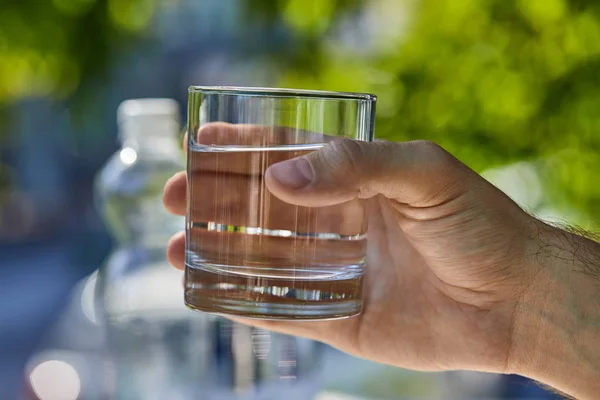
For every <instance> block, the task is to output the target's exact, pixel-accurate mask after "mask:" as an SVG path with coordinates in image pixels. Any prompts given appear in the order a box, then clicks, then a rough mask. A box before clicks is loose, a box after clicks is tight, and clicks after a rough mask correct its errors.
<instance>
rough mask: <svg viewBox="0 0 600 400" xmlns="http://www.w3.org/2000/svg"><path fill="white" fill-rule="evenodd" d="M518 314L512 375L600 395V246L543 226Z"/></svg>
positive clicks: (579, 394)
mask: <svg viewBox="0 0 600 400" xmlns="http://www.w3.org/2000/svg"><path fill="white" fill-rule="evenodd" d="M537 234H538V237H537V238H535V239H534V240H533V241H532V242H534V243H535V244H534V245H533V247H532V249H531V261H532V263H531V267H532V268H537V270H538V272H537V274H536V275H535V279H534V280H533V281H532V282H530V285H529V286H528V289H527V290H526V291H525V292H524V293H523V296H522V298H521V300H520V302H519V305H518V307H517V310H516V311H515V319H514V331H513V346H512V351H511V355H510V365H509V371H510V372H514V373H518V374H521V375H525V376H528V377H530V378H533V379H535V380H538V381H540V382H543V383H545V384H547V385H549V386H552V387H554V388H556V389H557V390H559V391H561V392H564V393H565V394H568V395H570V396H573V397H575V398H578V399H592V398H598V396H599V394H600V244H598V243H596V242H594V241H592V240H589V239H586V238H584V237H582V236H578V235H575V234H572V233H567V232H564V231H561V230H558V229H556V228H553V227H549V226H547V225H544V224H539V225H538V229H537Z"/></svg>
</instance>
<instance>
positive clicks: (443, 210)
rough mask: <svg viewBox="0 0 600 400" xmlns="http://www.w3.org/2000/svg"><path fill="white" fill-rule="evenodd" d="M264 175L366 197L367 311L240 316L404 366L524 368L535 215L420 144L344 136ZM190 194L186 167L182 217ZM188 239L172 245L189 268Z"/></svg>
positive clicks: (323, 194) (305, 194) (281, 191)
mask: <svg viewBox="0 0 600 400" xmlns="http://www.w3.org/2000/svg"><path fill="white" fill-rule="evenodd" d="M230 128H231V129H234V130H235V129H236V128H235V125H232V126H230ZM298 167H300V170H299V169H298ZM265 179H266V183H267V187H268V189H269V190H270V191H271V193H272V194H273V195H275V196H276V197H278V198H280V199H281V200H283V201H285V202H288V203H293V204H297V205H302V206H309V207H321V206H332V205H336V204H341V203H347V202H349V201H351V200H353V199H356V198H361V199H368V212H369V231H368V237H369V239H368V250H367V263H368V265H367V267H366V270H367V272H366V278H365V289H364V309H363V312H362V314H360V315H359V316H357V317H355V318H349V319H345V320H337V321H321V322H293V321H292V322H289V321H261V320H243V321H242V322H244V323H248V324H252V325H256V326H261V327H264V328H268V329H272V330H275V331H279V332H283V333H289V334H293V335H300V336H305V337H309V338H312V339H316V340H320V341H322V342H325V343H328V344H331V345H333V346H335V347H337V348H339V349H341V350H343V351H345V352H348V353H351V354H354V355H356V356H359V357H364V358H368V359H371V360H374V361H378V362H382V363H387V364H391V365H395V366H399V367H404V368H410V369H419V370H447V369H471V370H479V371H491V372H509V371H513V370H514V366H513V365H511V362H512V359H511V348H512V345H513V325H514V322H515V319H516V316H515V313H516V311H517V310H518V304H519V299H520V298H521V297H522V296H523V294H524V293H525V292H526V291H527V290H528V288H529V284H530V282H531V281H532V279H533V277H534V276H535V275H536V273H537V269H538V268H539V267H537V266H536V265H534V264H531V265H530V264H529V263H528V261H529V253H530V246H531V245H532V244H531V242H532V240H531V238H532V237H533V230H534V229H535V225H536V223H537V222H536V220H535V219H533V218H532V217H530V216H528V215H527V214H526V213H525V212H523V211H522V210H521V209H520V208H519V207H518V206H517V205H516V204H515V203H513V202H512V201H511V200H510V199H509V198H508V197H506V196H505V195H504V194H503V193H501V192H500V191H499V190H497V189H496V188H495V187H494V186H493V185H491V184H490V183H488V182H487V181H485V180H484V179H483V178H481V177H480V176H479V175H477V174H476V173H475V172H473V171H472V170H470V169H469V168H468V167H466V166H465V165H464V164H462V163H460V162H459V161H458V160H456V159H455V158H454V157H452V156H451V155H450V154H449V153H447V152H446V151H444V150H443V149H442V148H440V147H439V146H437V145H435V144H433V143H430V142H422V141H421V142H407V143H390V142H375V143H360V142H355V141H351V140H339V141H334V142H332V143H330V144H329V145H327V146H326V147H325V148H323V149H322V150H319V151H315V152H313V153H310V154H308V155H304V156H302V157H300V158H297V159H293V160H289V161H283V162H280V163H278V164H275V165H273V166H272V167H271V168H270V169H269V170H268V171H267V173H266V175H265ZM185 199H186V177H185V173H180V174H178V175H176V176H174V177H173V178H172V179H171V180H169V182H168V183H167V185H166V187H165V193H164V202H165V205H166V207H167V208H168V209H169V210H170V211H172V212H173V213H176V214H179V215H184V214H185V211H186V204H185V201H186V200H185ZM184 240H185V238H184V236H183V234H179V235H177V236H175V237H174V238H173V239H172V240H171V242H170V243H169V247H168V257H169V259H170V261H171V263H172V264H173V265H174V266H175V267H177V268H180V269H183V267H184V246H185V244H184Z"/></svg>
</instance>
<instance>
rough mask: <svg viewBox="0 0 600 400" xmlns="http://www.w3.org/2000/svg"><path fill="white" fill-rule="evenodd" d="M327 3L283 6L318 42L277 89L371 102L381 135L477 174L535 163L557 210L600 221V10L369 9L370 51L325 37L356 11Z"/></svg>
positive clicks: (481, 3) (561, 1)
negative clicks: (424, 143) (445, 153)
mask: <svg viewBox="0 0 600 400" xmlns="http://www.w3.org/2000/svg"><path fill="white" fill-rule="evenodd" d="M256 3H259V4H262V5H263V6H264V7H268V5H269V4H272V2H270V1H266V0H256ZM320 3H321V2H319V1H318V0H316V1H312V2H311V1H304V0H284V1H279V2H278V4H279V7H280V12H281V15H282V17H283V19H284V20H286V21H288V23H289V25H290V26H291V27H292V28H293V29H294V30H295V32H296V33H297V35H298V36H299V37H301V38H303V40H304V41H305V42H306V43H314V46H312V47H310V48H302V47H300V49H302V50H300V51H299V52H298V54H297V55H296V58H295V59H292V60H288V61H287V64H286V68H284V69H283V70H284V72H283V74H282V77H281V79H280V85H281V86H287V87H299V88H323V89H330V90H346V91H366V92H373V93H376V94H377V95H378V96H379V100H378V119H377V127H376V136H377V137H379V138H385V139H392V140H410V139H430V140H434V141H436V142H438V143H440V144H441V145H443V146H444V147H445V148H446V149H448V150H449V151H450V152H452V153H453V154H455V155H456V156H457V157H458V158H459V159H461V160H463V161H464V162H466V163H467V164H469V165H470V166H471V167H473V168H474V169H475V170H478V171H482V170H484V169H487V168H490V167H493V166H497V165H502V164H507V163H510V162H513V161H517V160H523V159H525V160H535V161H536V165H537V167H538V168H539V171H540V174H541V175H542V176H543V178H545V179H544V181H545V182H546V183H547V185H546V193H547V195H548V196H549V197H551V202H552V203H554V204H559V206H560V205H562V206H567V205H568V206H569V207H574V208H575V209H577V210H579V211H581V212H583V215H584V217H583V218H582V219H580V220H579V221H577V222H578V223H580V224H582V225H585V226H591V225H592V223H593V222H594V221H599V220H600V178H599V177H598V175H597V172H596V168H599V167H600V112H599V111H600V2H597V1H596V0H461V1H454V0H421V1H413V0H373V1H365V2H363V3H362V6H363V8H362V10H361V12H362V13H363V14H365V13H369V12H371V13H373V14H374V17H373V18H372V21H373V19H374V20H375V23H374V26H375V28H376V29H375V31H376V32H375V34H373V33H371V35H372V36H373V35H374V36H375V38H374V43H371V44H370V48H369V49H364V48H362V47H361V45H360V42H361V41H360V38H359V40H357V41H355V44H354V45H348V44H347V43H344V41H343V40H339V39H336V37H335V36H336V35H327V32H332V31H334V30H335V21H336V20H338V21H339V20H340V19H343V18H344V15H343V14H344V13H348V12H349V11H348V8H344V7H345V6H348V5H349V4H350V5H351V7H349V8H350V12H351V13H354V12H355V11H354V10H353V8H354V7H355V3H354V2H352V3H350V2H343V1H338V2H330V3H331V4H334V5H335V6H336V7H338V10H335V11H329V9H327V12H322V11H321V8H323V7H324V6H323V5H322V4H320ZM311 4H312V5H313V7H312V8H311V6H310V5H311ZM301 5H302V6H301ZM259 7H260V6H259ZM292 10H293V11H292ZM290 12H293V16H289V15H288V13H290ZM332 15H333V16H335V17H334V18H332V17H331V16H332ZM390 15H391V18H390ZM394 15H395V16H396V17H397V18H396V19H394V18H393V17H394ZM398 16H400V18H398ZM403 16H406V17H405V18H404V17H403ZM403 19H404V21H403ZM351 21H356V19H354V20H352V19H351ZM390 21H391V22H390ZM378 24H379V25H380V26H378ZM394 24H396V26H394ZM402 25H403V26H402ZM357 26H358V24H357ZM351 29H352V25H350V30H351ZM357 29H358V28H357ZM321 35H325V36H321ZM364 35H369V33H368V32H367V33H364ZM337 36H340V35H337ZM315 37H320V38H322V39H321V40H314V38H315ZM367 42H368V40H367ZM356 43H358V45H357V44H356ZM596 223H597V222H596Z"/></svg>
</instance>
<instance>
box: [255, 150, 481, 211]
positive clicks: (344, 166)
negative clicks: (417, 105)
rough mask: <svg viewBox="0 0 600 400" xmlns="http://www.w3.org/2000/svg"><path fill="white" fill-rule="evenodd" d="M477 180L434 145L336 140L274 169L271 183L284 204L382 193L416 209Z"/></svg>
mask: <svg viewBox="0 0 600 400" xmlns="http://www.w3.org/2000/svg"><path fill="white" fill-rule="evenodd" d="M473 175H475V174H474V173H473V172H472V171H471V170H469V169H468V168H467V167H466V166H465V165H463V164H461V163H460V162H459V161H458V160H456V159H455V158H454V157H452V156H451V155H450V154H449V153H447V152H446V151H445V150H443V149H442V148H440V147H439V146H437V145H435V144H434V143H431V142H425V141H417V142H405V143H392V142H385V141H380V142H374V143H367V142H358V141H353V140H349V139H342V140H338V141H334V142H332V143H330V144H329V145H327V146H325V147H324V148H323V149H321V150H318V151H314V152H312V153H310V154H306V155H304V156H301V157H299V158H296V159H292V160H288V161H285V162H281V163H279V164H275V165H273V166H271V167H270V168H269V169H268V170H267V172H266V174H265V180H266V184H267V186H268V188H269V190H270V191H271V193H273V194H274V195H275V196H277V197H279V198H280V199H282V200H283V201H286V202H288V203H292V204H298V205H302V206H308V207H317V206H318V207H320V206H328V205H333V204H339V203H343V202H347V201H349V200H352V199H356V198H362V199H364V198H370V197H373V196H375V195H377V194H382V195H384V196H385V197H387V198H391V199H396V200H397V201H399V202H400V203H404V204H408V205H411V206H415V207H428V206H434V205H437V204H440V203H443V202H444V201H447V200H449V199H451V198H453V197H456V196H458V195H459V194H461V193H462V192H464V188H465V180H468V179H469V178H472V177H473Z"/></svg>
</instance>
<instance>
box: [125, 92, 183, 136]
mask: <svg viewBox="0 0 600 400" xmlns="http://www.w3.org/2000/svg"><path fill="white" fill-rule="evenodd" d="M117 122H118V124H119V139H120V140H121V141H122V142H124V141H126V140H134V141H137V142H141V141H143V140H144V139H145V138H149V137H152V138H156V137H165V138H172V137H176V136H178V135H179V105H178V103H177V102H176V101H175V100H173V99H160V98H148V99H130V100H125V101H124V102H122V103H121V104H120V105H119V108H118V110H117Z"/></svg>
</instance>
